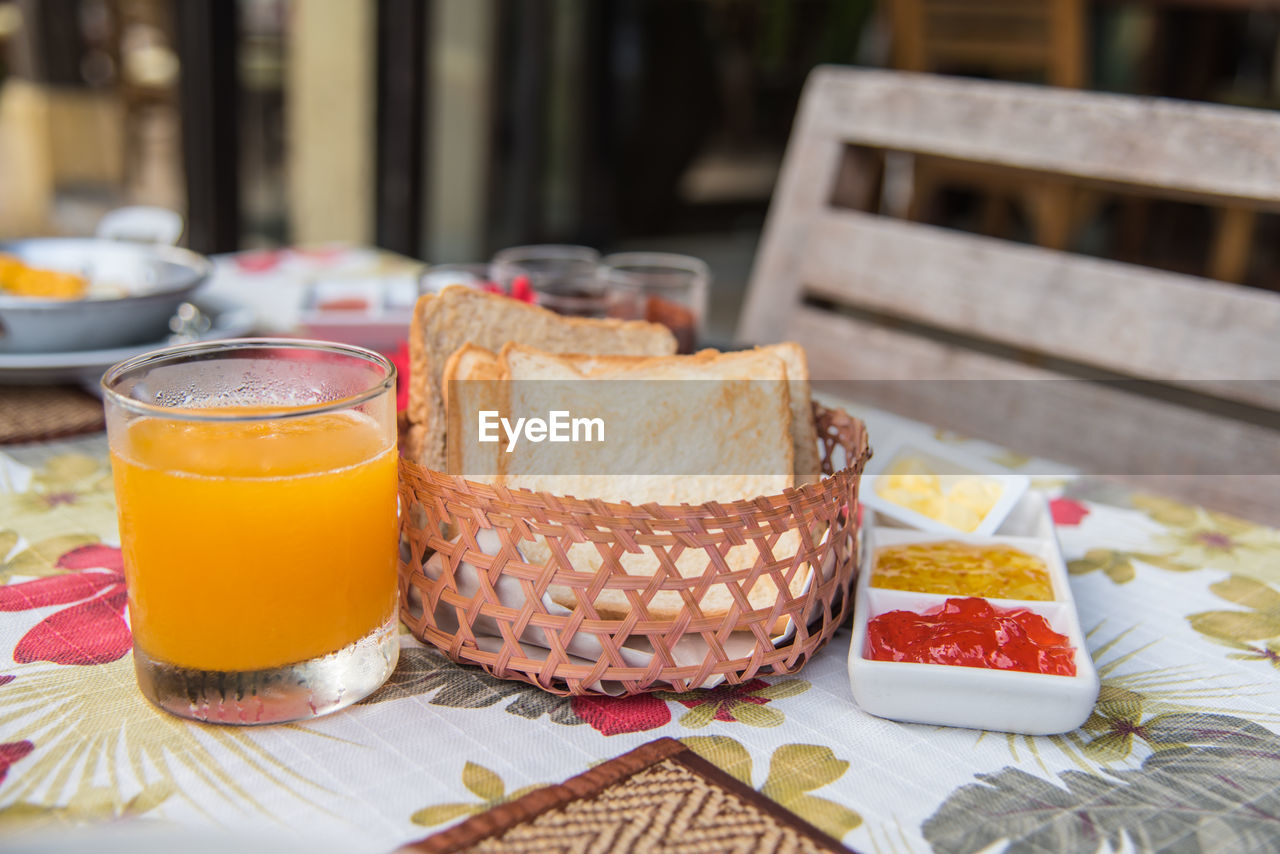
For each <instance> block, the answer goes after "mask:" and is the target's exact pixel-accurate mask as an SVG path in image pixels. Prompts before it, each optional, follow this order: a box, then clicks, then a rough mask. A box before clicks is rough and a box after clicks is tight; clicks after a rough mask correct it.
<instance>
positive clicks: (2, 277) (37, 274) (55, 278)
mask: <svg viewBox="0 0 1280 854" xmlns="http://www.w3.org/2000/svg"><path fill="white" fill-rule="evenodd" d="M88 290H89V282H88V280H86V279H85V277H84V276H80V275H77V274H75V273H64V272H61V271H59V270H41V269H37V268H35V267H28V266H27V265H26V264H24V263H22V260H21V259H19V258H15V257H14V256H12V255H0V291H3V292H4V293H6V294H11V295H13V296H19V297H32V298H33V299H80V298H81V297H83V296H84V295H85V293H86V292H87V291H88Z"/></svg>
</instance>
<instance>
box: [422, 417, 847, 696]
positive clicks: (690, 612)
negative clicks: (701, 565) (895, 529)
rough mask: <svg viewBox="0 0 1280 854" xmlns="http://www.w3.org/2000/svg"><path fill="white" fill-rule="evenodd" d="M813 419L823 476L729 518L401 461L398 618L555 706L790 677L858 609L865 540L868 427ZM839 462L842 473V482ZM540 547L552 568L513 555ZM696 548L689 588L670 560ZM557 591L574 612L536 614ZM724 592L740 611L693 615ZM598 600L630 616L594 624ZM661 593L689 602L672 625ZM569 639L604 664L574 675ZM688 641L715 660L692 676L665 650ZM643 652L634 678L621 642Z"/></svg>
mask: <svg viewBox="0 0 1280 854" xmlns="http://www.w3.org/2000/svg"><path fill="white" fill-rule="evenodd" d="M814 413H815V416H816V418H817V423H818V434H819V439H820V441H821V442H822V445H823V471H824V473H825V475H826V476H825V477H823V478H822V480H821V481H820V482H818V483H814V484H808V485H805V486H802V487H799V488H796V489H789V490H787V491H786V492H784V493H783V494H781V495H776V496H761V497H759V498H756V499H754V500H749V501H737V502H731V503H724V504H720V503H708V504H703V505H699V506H689V505H680V506H666V505H656V504H646V505H640V506H636V505H630V504H621V503H608V502H603V501H596V500H583V499H576V498H569V497H562V496H556V495H550V494H548V493H535V492H529V491H527V490H520V489H508V488H505V487H501V486H490V485H487V484H480V483H475V482H473V481H468V480H466V479H464V478H461V477H456V476H453V475H447V474H443V473H440V472H434V471H428V470H426V469H424V468H422V467H421V466H419V465H417V464H415V463H413V462H411V461H408V460H403V459H402V460H401V464H400V497H401V507H402V523H401V526H402V527H401V532H402V535H401V547H400V586H401V603H402V605H401V617H402V619H403V620H404V622H405V623H406V625H408V627H409V628H410V630H411V631H412V632H413V633H414V634H415V635H416V636H418V637H419V638H420V639H422V640H423V641H425V642H427V643H430V644H433V645H434V646H436V647H438V648H440V649H441V650H442V651H444V652H445V653H446V654H447V655H448V656H449V657H450V658H452V659H453V660H455V661H457V662H460V663H465V664H476V665H479V666H480V667H482V668H484V669H485V670H486V671H488V672H489V673H492V674H493V675H495V676H498V677H500V678H507V679H520V680H523V681H526V682H530V683H532V684H534V685H538V686H539V687H541V688H543V689H545V690H547V691H551V692H554V693H557V694H589V693H600V691H599V683H600V681H601V680H605V681H609V682H610V683H612V684H613V685H614V687H615V688H616V689H618V690H621V691H622V692H623V693H628V694H634V693H640V692H644V691H652V690H659V689H664V688H671V689H674V690H676V691H685V690H689V689H691V688H695V687H697V686H699V685H701V684H703V683H704V682H705V681H706V680H707V679H708V678H710V677H712V676H713V675H716V676H722V677H723V678H724V679H725V680H726V681H728V682H730V683H739V682H742V681H745V680H747V679H751V678H753V677H755V676H758V675H766V674H770V673H791V672H794V671H795V670H797V669H799V668H800V667H801V666H802V665H803V664H804V662H805V661H807V660H808V658H809V656H811V655H812V654H813V653H814V651H816V650H817V649H818V648H819V647H820V646H822V645H823V644H824V643H826V641H827V640H829V639H830V637H831V635H832V634H834V633H835V630H836V629H837V628H838V627H839V625H840V624H841V623H842V622H843V621H844V619H845V618H846V616H847V614H848V610H849V608H850V606H851V601H850V584H851V582H852V580H853V576H854V573H855V571H856V566H857V547H856V545H857V530H858V515H857V513H856V512H851V510H852V509H853V508H856V507H857V497H858V482H859V478H860V475H861V472H862V468H863V466H864V465H865V463H866V461H867V459H869V457H870V448H869V446H868V444H867V436H866V430H865V428H864V426H863V424H862V422H861V421H859V420H857V419H856V418H852V417H850V416H849V415H847V414H846V413H844V412H843V411H841V410H838V409H827V408H825V407H823V406H821V405H819V404H814ZM837 462H840V463H843V464H842V465H841V467H840V468H839V469H838V470H836V468H835V466H836V464H837ZM482 529H491V530H492V531H494V532H495V533H496V534H497V536H498V540H499V542H500V546H499V547H498V548H496V549H495V548H490V550H489V552H490V553H486V552H485V550H483V549H481V547H480V546H479V544H478V543H477V534H478V532H479V531H481V530H482ZM788 531H798V532H799V533H800V536H799V537H798V538H793V539H792V540H791V541H793V542H795V541H798V546H797V547H795V548H794V549H792V550H790V552H789V553H778V554H775V553H774V549H775V547H776V546H777V545H778V543H779V540H780V539H781V538H782V535H783V534H784V533H786V532H788ZM539 537H540V538H545V539H546V541H547V543H548V545H549V546H550V550H551V554H552V557H551V560H549V561H548V562H547V564H546V565H534V564H529V563H526V562H524V561H523V560H522V556H521V552H520V543H522V542H527V541H532V540H533V539H534V538H539ZM586 542H590V543H594V544H595V546H596V548H597V549H598V550H599V551H600V554H601V555H602V557H603V558H604V560H603V563H602V565H601V567H600V569H599V570H598V571H596V572H578V571H576V570H575V568H574V567H573V565H572V564H570V562H569V560H568V558H567V556H566V551H567V549H568V547H569V546H570V545H571V544H573V543H586ZM731 546H746V547H748V548H750V547H754V548H755V550H756V551H755V553H754V561H753V563H752V565H751V566H749V568H747V569H745V570H740V571H738V572H733V571H731V570H730V569H729V567H728V565H727V564H726V562H725V558H724V554H725V552H726V551H727V550H728V548H729V547H731ZM694 549H698V550H701V551H703V552H704V553H705V554H706V568H705V570H704V571H703V572H702V573H701V574H700V575H696V576H691V577H690V576H681V575H680V574H679V573H678V572H677V571H676V568H675V559H676V558H677V557H678V556H679V555H680V554H682V553H683V552H685V551H687V550H694ZM624 551H626V552H648V553H650V554H652V555H653V557H654V558H655V560H656V563H657V565H658V567H659V568H658V571H657V572H655V573H654V574H653V575H652V576H648V575H644V576H640V575H627V574H626V573H625V572H624V571H623V570H622V568H621V566H620V565H619V563H618V560H617V559H618V556H619V555H621V554H623V553H624ZM783 551H784V552H786V551H787V550H785V549H784V550H783ZM434 552H439V554H440V557H441V561H440V563H441V567H442V572H441V573H440V576H439V578H437V579H434V580H433V579H432V578H430V577H429V576H428V575H427V574H426V573H425V572H424V571H423V566H424V564H425V562H426V560H427V559H428V558H429V557H430V556H431V555H432V553H434ZM467 564H469V565H470V566H471V567H474V568H475V570H476V571H477V574H478V576H479V588H478V590H477V591H476V592H475V594H474V595H473V596H464V595H461V594H460V593H459V585H458V584H457V582H456V581H455V574H456V573H458V572H459V571H460V569H461V568H463V566H464V565H467ZM810 566H812V567H819V568H822V569H823V571H822V572H821V573H815V577H814V579H813V582H812V583H811V584H810V585H809V587H808V589H807V590H806V591H805V592H804V593H802V594H800V595H797V596H792V595H791V594H790V592H789V587H790V583H791V582H792V580H793V579H795V578H796V577H797V574H798V573H806V572H807V571H808V567H810ZM468 571H469V570H468ZM766 574H768V576H769V577H770V578H771V579H772V581H773V582H774V584H775V585H776V587H777V589H778V591H779V595H778V597H777V602H776V603H775V604H774V605H773V606H772V607H770V608H762V609H759V610H755V611H752V610H751V609H750V605H749V603H748V601H747V591H749V590H750V589H751V587H752V586H753V585H754V584H755V583H756V581H757V580H758V579H760V578H762V577H763V576H765V575H766ZM503 576H505V577H507V578H510V579H516V580H517V582H518V583H519V585H520V587H521V589H522V591H523V592H524V596H523V599H524V601H523V603H521V605H520V607H510V606H508V605H505V604H503V603H502V602H501V601H500V600H499V597H498V595H497V593H496V591H495V590H494V583H495V582H496V581H497V580H498V579H499V578H500V577H503ZM800 577H801V578H803V576H800ZM553 584H555V585H559V586H562V587H566V588H568V589H569V590H571V591H572V594H573V598H574V601H575V602H576V607H575V608H574V609H573V610H572V612H571V613H570V614H569V615H567V616H566V615H564V614H552V613H548V611H547V609H546V608H545V607H544V606H543V603H542V596H543V594H544V593H545V592H546V591H547V589H548V587H550V586H551V585H553ZM717 585H723V587H724V589H725V590H727V591H728V593H729V595H730V597H731V604H730V605H729V606H728V609H727V610H726V611H724V612H723V613H704V611H703V609H702V607H701V606H700V602H701V601H702V599H703V596H704V594H706V593H707V592H708V591H710V590H711V589H712V588H713V587H715V586H717ZM605 589H609V590H620V591H624V593H625V595H626V597H627V599H628V601H629V603H630V611H629V613H628V614H627V615H626V616H625V617H624V618H622V619H609V618H608V617H606V616H605V615H602V614H600V613H599V612H598V611H597V610H596V607H595V601H596V597H597V595H598V594H599V593H600V591H601V590H605ZM659 590H674V591H678V593H679V595H680V596H681V598H682V600H683V602H684V607H683V608H682V609H681V610H680V611H679V613H678V614H676V615H675V617H674V618H673V619H662V618H661V617H660V616H659V615H655V614H651V613H650V611H649V609H648V607H647V606H648V604H649V602H650V601H651V600H652V599H653V596H654V595H655V594H656V593H657V592H658V591H659ZM411 592H412V593H413V594H414V595H412V596H411V595H410V593H411ZM415 603H420V607H415ZM438 609H444V610H446V611H451V612H452V615H456V622H457V625H458V628H457V630H456V631H446V630H444V629H443V628H442V627H441V626H440V625H439V621H438V620H437V610H438ZM480 617H487V618H489V619H490V620H492V621H493V623H494V624H496V625H497V626H498V629H499V632H500V634H501V644H500V645H499V648H498V649H496V650H494V649H492V648H491V649H482V648H481V646H480V644H479V642H478V641H477V635H476V633H475V632H474V631H473V626H474V624H475V622H476V620H477V619H478V618H480ZM784 617H789V618H792V619H793V621H794V624H795V633H794V636H793V637H792V638H791V640H790V642H788V643H786V644H784V645H782V646H779V647H776V648H775V647H774V645H773V643H772V641H771V640H770V631H771V628H772V627H773V626H775V625H776V624H777V623H778V621H779V620H780V619H782V618H784ZM531 626H532V627H533V628H534V630H535V631H540V632H541V633H542V637H544V638H545V644H546V646H547V647H548V648H549V649H548V651H547V652H546V654H545V657H539V656H532V655H530V654H528V653H526V651H525V649H524V648H523V647H522V646H521V644H520V642H519V638H520V637H521V635H522V634H524V632H525V631H526V629H528V628H529V627H531ZM734 631H748V632H751V633H752V634H754V636H755V637H756V641H757V642H756V643H755V645H754V648H753V651H752V652H751V654H750V655H749V656H747V657H745V658H731V657H730V656H729V655H728V654H727V653H726V651H725V648H724V642H725V640H726V639H727V638H728V637H729V635H730V633H732V632H734ZM575 632H589V633H591V634H593V635H595V636H596V638H597V640H598V642H599V644H600V646H601V648H602V654H601V655H600V656H599V657H598V659H597V660H596V661H595V662H593V663H586V664H584V663H582V662H581V661H571V660H570V656H569V654H568V653H567V652H566V646H567V645H568V643H569V642H570V640H571V639H572V637H573V635H574V633H575ZM692 634H696V635H698V636H700V637H701V639H702V641H703V643H705V645H706V649H707V652H706V655H705V657H704V658H703V660H702V661H701V663H699V664H697V665H687V666H677V665H676V663H675V661H674V658H673V656H672V652H671V651H672V649H673V647H674V646H675V644H676V643H678V642H679V641H680V640H681V639H682V638H684V637H686V636H687V635H692ZM641 638H643V639H644V640H646V641H647V643H648V644H649V645H650V646H651V647H652V650H653V653H654V654H653V656H652V659H651V661H650V664H649V665H648V666H646V667H629V666H627V665H626V664H625V663H624V661H623V658H622V656H621V654H620V652H619V650H620V648H621V647H622V645H623V644H624V643H626V642H627V641H628V639H633V641H634V640H639V639H641Z"/></svg>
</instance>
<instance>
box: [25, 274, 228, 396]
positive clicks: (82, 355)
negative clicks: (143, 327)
mask: <svg viewBox="0 0 1280 854" xmlns="http://www.w3.org/2000/svg"><path fill="white" fill-rule="evenodd" d="M192 302H193V303H194V304H195V305H196V306H197V307H198V308H199V309H200V310H201V311H203V312H204V313H205V314H206V315H207V316H208V317H209V320H210V321H211V323H212V326H211V327H210V329H209V330H208V331H207V332H205V333H203V334H202V335H200V336H199V338H200V340H202V341H209V340H213V339H217V338H238V337H240V336H242V335H246V334H247V333H249V332H250V331H252V329H253V310H252V309H250V308H249V307H247V306H242V305H234V304H231V303H229V302H226V301H223V300H213V299H208V298H201V297H197V298H196V299H194V300H192ZM168 343H169V342H168V341H167V340H161V341H153V342H151V343H149V344H135V345H133V346H131V347H116V348H113V349H110V350H75V351H70V352H64V353H0V383H4V384H8V385H52V384H55V383H78V384H81V385H84V386H86V387H88V388H90V390H93V391H96V389H97V384H98V380H100V379H102V375H103V374H104V373H106V371H107V368H110V367H111V366H112V365H114V364H115V363H116V362H122V361H124V360H125V359H129V358H132V357H133V356H137V355H140V354H142V353H146V352H148V351H149V350H157V349H159V348H161V347H166V346H168Z"/></svg>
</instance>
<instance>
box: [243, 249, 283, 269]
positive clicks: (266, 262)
mask: <svg viewBox="0 0 1280 854" xmlns="http://www.w3.org/2000/svg"><path fill="white" fill-rule="evenodd" d="M283 259H284V253H283V252H281V251H279V250H275V249H263V250H259V251H256V252H241V253H240V254H239V255H236V256H235V260H236V266H237V267H239V268H240V269H241V270H242V271H243V272H246V273H265V272H267V271H268V270H274V269H275V268H276V267H278V266H280V262H281V261H282V260H283Z"/></svg>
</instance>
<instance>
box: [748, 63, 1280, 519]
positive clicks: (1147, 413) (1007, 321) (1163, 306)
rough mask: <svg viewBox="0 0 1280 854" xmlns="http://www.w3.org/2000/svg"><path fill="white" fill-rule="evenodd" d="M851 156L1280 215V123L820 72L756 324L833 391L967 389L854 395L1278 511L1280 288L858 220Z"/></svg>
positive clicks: (1139, 103)
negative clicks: (1000, 170) (988, 168)
mask: <svg viewBox="0 0 1280 854" xmlns="http://www.w3.org/2000/svg"><path fill="white" fill-rule="evenodd" d="M849 146H860V147H869V148H877V149H887V150H891V151H907V152H916V153H925V154H936V155H939V156H943V157H948V158H954V159H959V160H966V161H974V162H979V163H997V164H1002V165H1005V166H1009V167H1013V168H1016V169H1019V170H1022V171H1023V172H1025V173H1026V174H1027V175H1031V176H1038V175H1050V174H1057V175H1063V176H1068V177H1069V178H1071V179H1073V180H1079V181H1085V182H1088V183H1091V184H1096V185H1099V186H1109V187H1115V188H1134V187H1141V188H1147V189H1152V190H1155V191H1158V192H1159V193H1160V194H1163V195H1166V196H1172V197H1177V198H1184V199H1188V200H1197V201H1203V202H1207V203H1209V204H1221V205H1225V206H1228V207H1231V206H1240V205H1247V206H1250V207H1256V208H1259V209H1266V210H1280V114H1275V113H1270V112H1262V111H1251V110H1244V109H1238V108H1229V107H1220V106H1214V105H1206V104H1191V103H1183V102H1177V101H1167V100H1155V99H1139V98H1135V97H1129V96H1119V95H1104V94H1096V93H1086V92H1077V91H1071V90H1064V89H1053V88H1041V87H1034V86H1024V85H1014V84H1005V83H992V82H986V81H975V80H967V79H961V78H950V77H936V76H931V75H923V74H907V73H901V72H892V71H873V70H855V69H848V68H833V67H824V68H819V69H817V70H816V71H814V73H813V75H812V76H811V77H810V79H809V81H808V83H807V84H806V87H805V91H804V94H803V96H802V99H801V104H800V109H799V112H798V114H797V118H796V122H795V125H794V129H793V131H792V137H791V140H790V143H789V145H788V148H787V153H786V157H785V160H784V163H783V168H782V172H781V176H780V178H779V184H778V187H777V189H776V191H775V194H774V199H773V203H772V206H771V208H770V211H769V216H768V220H767V222H766V225H765V232H764V237H763V241H762V244H761V249H760V252H759V255H758V256H757V259H756V264H755V267H754V270H753V272H752V277H751V283H750V287H749V290H748V294H747V299H746V303H745V307H744V312H743V316H742V319H741V324H740V327H739V339H740V340H742V341H744V342H769V341H778V340H783V339H791V340H795V341H799V342H801V343H802V344H804V346H805V347H806V348H807V349H808V351H809V357H810V362H811V370H812V372H813V375H814V378H815V380H817V381H828V382H830V381H841V380H843V381H848V380H895V381H896V380H942V381H946V382H925V383H921V382H873V383H859V384H856V385H844V386H843V387H842V388H837V389H835V391H836V392H837V393H842V392H843V393H846V394H851V395H853V396H855V397H857V398H859V399H861V400H864V401H865V402H867V403H870V404H872V405H877V406H881V407H884V408H887V409H890V410H893V411H899V412H902V413H903V414H906V415H908V416H911V417H915V418H919V419H921V420H925V421H928V422H931V423H935V424H939V425H941V426H944V427H948V428H950V429H953V430H957V431H960V432H963V433H967V434H969V435H973V436H979V437H982V438H987V439H990V440H992V441H995V442H999V443H1001V444H1004V445H1006V446H1008V447H1011V448H1014V449H1016V450H1019V451H1023V452H1026V453H1031V454H1037V455H1041V456H1044V457H1047V458H1049V459H1057V460H1060V461H1062V462H1065V463H1069V464H1072V465H1077V466H1080V467H1082V468H1084V469H1086V470H1088V471H1093V472H1096V473H1100V474H1125V475H1130V476H1136V475H1139V474H1142V473H1154V475H1155V476H1154V477H1153V478H1152V479H1151V480H1148V481H1147V482H1148V485H1149V486H1151V487H1152V488H1153V489H1157V490H1163V491H1165V492H1172V493H1177V494H1180V495H1183V496H1185V497H1188V498H1192V499H1195V500H1199V501H1201V502H1203V503H1205V504H1208V505H1209V506H1218V507H1222V508H1224V509H1230V510H1234V511H1236V512H1239V513H1242V514H1244V515H1250V516H1253V517H1256V518H1265V519H1268V520H1271V521H1277V520H1280V429H1278V428H1280V382H1277V379H1280V295H1278V294H1276V293H1272V292H1267V291H1260V290H1254V289H1249V288H1245V287H1242V286H1239V285H1232V284H1227V283H1223V282H1218V281H1213V280H1209V279H1201V278H1197V277H1192V276H1186V275H1180V274H1176V273H1170V272H1165V271H1158V270H1150V269H1147V268H1142V267H1136V266H1132V265H1128V264H1123V263H1120V262H1114V261H1107V260H1100V259H1096V258H1087V257H1082V256H1077V255H1072V254H1068V253H1064V252H1059V251H1055V250H1050V249H1045V248H1042V247H1036V246H1027V245H1020V244H1014V243H1011V242H1008V241H1004V240H997V239H993V238H989V237H982V236H977V235H971V234H965V233H961V232H956V231H951V230H947V229H941V228H937V227H933V226H929V225H923V224H920V223H915V222H910V221H904V220H899V219H890V218H887V217H882V216H878V215H876V214H871V213H865V212H861V211H857V210H848V209H839V208H837V207H835V206H834V205H832V204H831V201H830V200H831V198H832V192H833V186H834V184H835V182H836V181H837V178H839V177H841V176H842V170H845V171H847V169H848V165H847V161H846V157H845V155H846V150H847V148H848V147H849ZM843 178H844V179H845V180H846V181H847V180H848V176H847V175H844V176H843ZM1070 378H1075V379H1076V380H1082V381H1076V382H1051V381H1053V380H1066V379H1070ZM957 380H991V381H995V380H1024V381H1025V380H1031V381H1035V382H982V383H969V382H954V381H957ZM877 438H879V439H881V440H882V441H883V437H873V441H874V440H875V439H877ZM1203 475H1211V476H1207V477H1206V476H1203Z"/></svg>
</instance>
